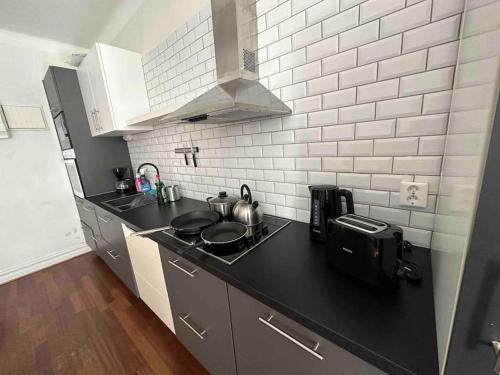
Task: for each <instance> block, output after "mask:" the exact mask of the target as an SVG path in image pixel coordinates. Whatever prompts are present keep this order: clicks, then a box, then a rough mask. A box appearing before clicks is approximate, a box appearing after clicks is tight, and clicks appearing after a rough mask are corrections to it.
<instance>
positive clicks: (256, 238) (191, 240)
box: [163, 215, 290, 264]
mask: <svg viewBox="0 0 500 375" xmlns="http://www.w3.org/2000/svg"><path fill="white" fill-rule="evenodd" d="M288 224H290V220H286V219H282V218H279V217H276V216H271V215H264V220H263V225H262V229H261V230H259V231H258V232H257V233H255V234H254V235H253V236H249V237H245V238H243V239H242V240H241V241H238V242H235V243H234V245H232V246H231V247H230V248H229V249H228V250H225V251H224V253H223V254H221V253H220V251H219V250H218V251H212V249H211V246H210V245H207V244H203V242H202V241H201V237H200V235H195V236H180V235H178V234H176V233H175V231H174V230H173V229H168V230H165V231H163V233H165V234H166V235H168V236H170V237H172V238H175V239H176V240H177V241H180V242H181V243H183V244H186V245H189V246H192V245H194V244H196V243H198V246H196V247H195V249H196V250H198V251H201V252H203V253H205V254H207V255H210V256H211V257H214V258H215V259H218V260H220V261H221V262H224V263H226V264H233V263H234V262H236V261H237V260H238V259H240V258H241V257H243V256H244V255H245V254H248V253H249V252H250V251H252V250H253V249H255V248H256V247H257V246H258V245H260V244H261V243H262V242H264V241H265V240H267V239H268V238H270V237H271V236H272V235H273V234H275V233H277V232H279V231H280V230H281V229H283V228H284V227H286V226H287V225H288ZM215 253H217V254H215Z"/></svg>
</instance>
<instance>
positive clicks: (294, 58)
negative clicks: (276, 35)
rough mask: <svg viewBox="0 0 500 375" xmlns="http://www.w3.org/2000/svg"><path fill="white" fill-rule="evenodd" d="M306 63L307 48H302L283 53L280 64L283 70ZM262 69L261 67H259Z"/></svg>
mask: <svg viewBox="0 0 500 375" xmlns="http://www.w3.org/2000/svg"><path fill="white" fill-rule="evenodd" d="M305 63H306V49H305V48H301V49H299V50H297V51H293V52H290V53H287V54H286V55H283V56H281V57H280V58H279V65H280V67H281V71H285V70H288V69H292V68H294V67H296V66H299V65H302V64H305ZM259 69H260V68H259Z"/></svg>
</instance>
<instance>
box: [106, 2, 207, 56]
mask: <svg viewBox="0 0 500 375" xmlns="http://www.w3.org/2000/svg"><path fill="white" fill-rule="evenodd" d="M207 3H208V0H182V1H171V0H146V1H144V3H143V4H142V6H141V7H140V8H139V9H138V10H137V12H136V13H135V14H134V15H133V16H132V17H131V18H130V20H129V21H128V22H127V23H126V24H125V26H124V27H123V28H122V30H121V31H120V32H119V33H118V34H117V35H116V36H115V37H114V38H113V39H112V40H110V41H109V43H110V44H113V45H115V46H117V47H121V48H125V49H130V50H133V51H137V52H141V53H143V52H146V51H149V50H150V49H152V48H154V47H156V46H157V45H158V44H159V43H160V42H161V41H162V40H163V39H164V38H165V36H167V35H168V34H170V33H171V32H172V31H174V30H175V29H177V28H178V27H179V26H180V25H182V24H184V23H185V22H186V21H187V20H188V18H190V17H191V16H192V15H193V14H194V13H195V12H197V11H198V10H199V9H200V8H201V7H202V6H204V5H206V4H207Z"/></svg>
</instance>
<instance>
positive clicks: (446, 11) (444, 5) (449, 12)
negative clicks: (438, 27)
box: [432, 0, 465, 21]
mask: <svg viewBox="0 0 500 375" xmlns="http://www.w3.org/2000/svg"><path fill="white" fill-rule="evenodd" d="M464 5H465V0H434V1H433V5H432V21H437V20H440V19H442V18H446V17H449V16H453V15H455V14H458V13H462V12H463V10H464Z"/></svg>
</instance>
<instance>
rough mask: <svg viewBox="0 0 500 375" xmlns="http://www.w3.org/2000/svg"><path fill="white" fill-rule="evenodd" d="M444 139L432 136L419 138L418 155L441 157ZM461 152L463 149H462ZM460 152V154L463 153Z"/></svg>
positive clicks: (440, 136) (442, 136)
mask: <svg viewBox="0 0 500 375" xmlns="http://www.w3.org/2000/svg"><path fill="white" fill-rule="evenodd" d="M445 141H446V137H445V136H444V135H434V136H428V137H421V138H420V145H419V149H418V154H419V155H443V153H444V146H445ZM462 150H463V149H462ZM462 150H461V152H463V151H462Z"/></svg>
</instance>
